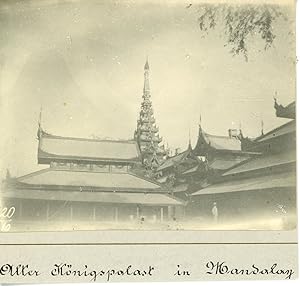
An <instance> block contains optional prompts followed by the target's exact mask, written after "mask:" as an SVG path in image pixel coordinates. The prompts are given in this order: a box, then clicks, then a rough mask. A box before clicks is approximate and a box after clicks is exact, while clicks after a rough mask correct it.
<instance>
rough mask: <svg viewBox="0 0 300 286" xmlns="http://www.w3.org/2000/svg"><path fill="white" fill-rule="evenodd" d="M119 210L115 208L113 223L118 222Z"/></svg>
mask: <svg viewBox="0 0 300 286" xmlns="http://www.w3.org/2000/svg"><path fill="white" fill-rule="evenodd" d="M118 212H119V210H118V207H115V222H117V221H118V216H119V213H118Z"/></svg>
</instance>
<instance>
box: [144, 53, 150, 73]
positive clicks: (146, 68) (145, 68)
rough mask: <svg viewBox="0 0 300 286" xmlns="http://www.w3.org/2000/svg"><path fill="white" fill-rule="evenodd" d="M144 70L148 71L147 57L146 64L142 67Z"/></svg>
mask: <svg viewBox="0 0 300 286" xmlns="http://www.w3.org/2000/svg"><path fill="white" fill-rule="evenodd" d="M144 70H149V63H148V56H147V58H146V63H145V66H144Z"/></svg>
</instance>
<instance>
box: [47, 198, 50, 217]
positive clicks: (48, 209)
mask: <svg viewBox="0 0 300 286" xmlns="http://www.w3.org/2000/svg"><path fill="white" fill-rule="evenodd" d="M49 213H50V205H49V201H47V202H46V220H47V221H48V220H49Z"/></svg>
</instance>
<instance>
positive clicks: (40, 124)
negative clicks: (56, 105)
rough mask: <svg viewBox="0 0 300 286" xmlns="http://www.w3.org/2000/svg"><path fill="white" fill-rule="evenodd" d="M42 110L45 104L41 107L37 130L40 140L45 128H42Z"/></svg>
mask: <svg viewBox="0 0 300 286" xmlns="http://www.w3.org/2000/svg"><path fill="white" fill-rule="evenodd" d="M42 112H43V106H42V105H41V107H40V113H39V119H38V132H37V138H38V140H40V139H41V136H42V133H43V128H42Z"/></svg>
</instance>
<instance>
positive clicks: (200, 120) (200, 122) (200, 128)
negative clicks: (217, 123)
mask: <svg viewBox="0 0 300 286" xmlns="http://www.w3.org/2000/svg"><path fill="white" fill-rule="evenodd" d="M201 130H202V119H201V113H200V118H199V131H201Z"/></svg>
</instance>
